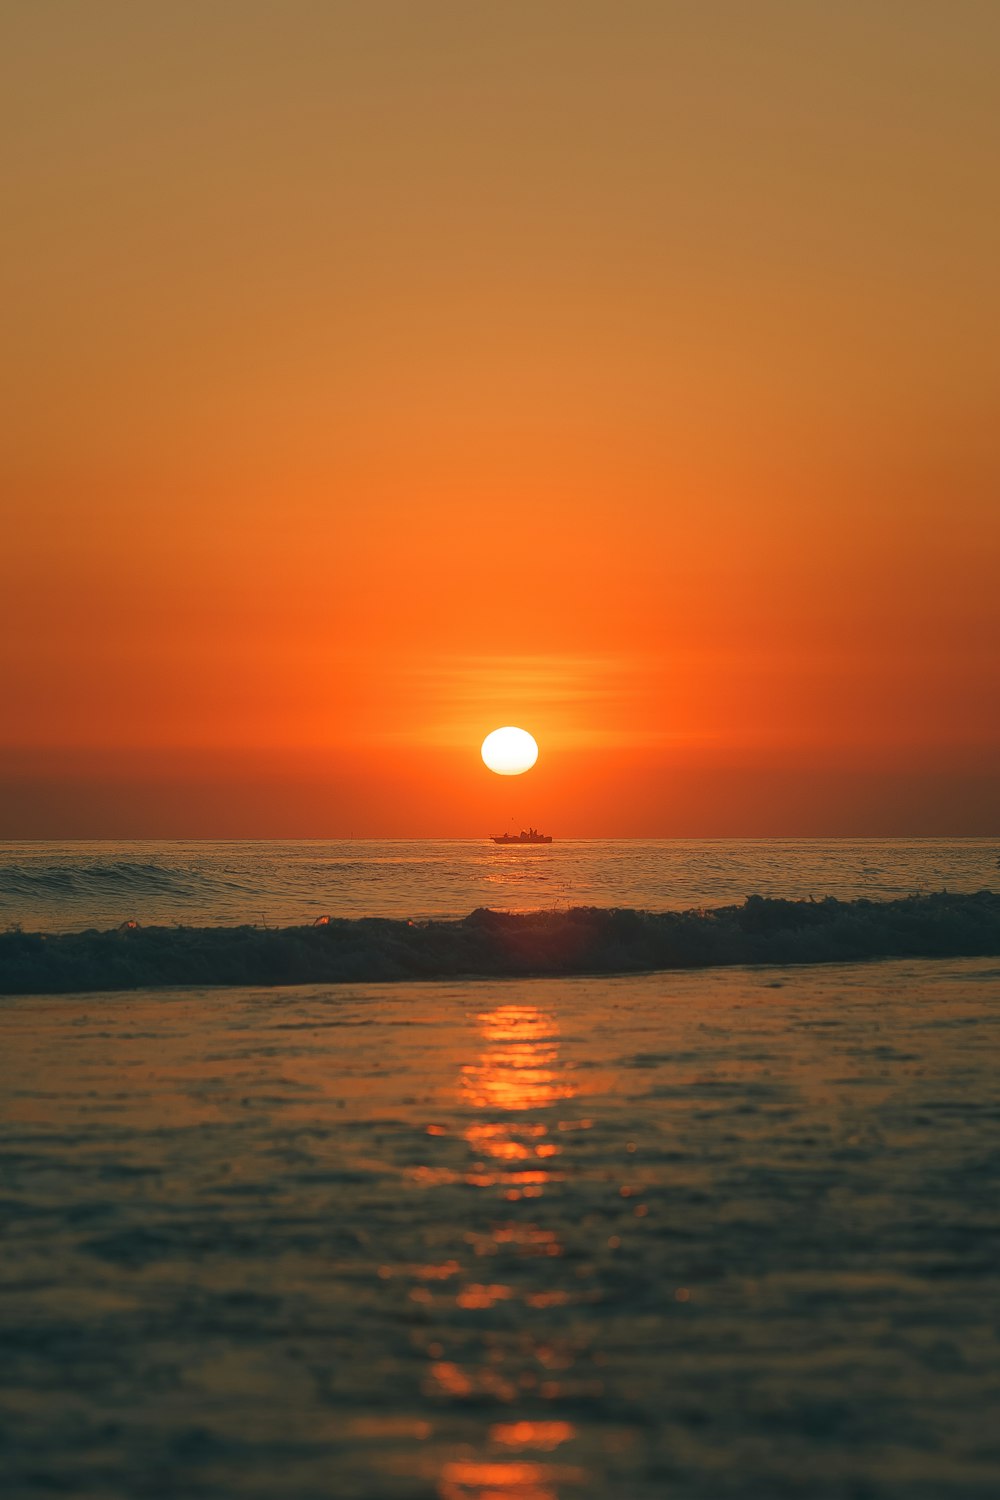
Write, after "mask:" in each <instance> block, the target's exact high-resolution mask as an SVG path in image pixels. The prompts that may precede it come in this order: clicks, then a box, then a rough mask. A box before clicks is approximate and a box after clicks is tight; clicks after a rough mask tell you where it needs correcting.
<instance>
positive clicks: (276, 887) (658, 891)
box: [0, 839, 1000, 932]
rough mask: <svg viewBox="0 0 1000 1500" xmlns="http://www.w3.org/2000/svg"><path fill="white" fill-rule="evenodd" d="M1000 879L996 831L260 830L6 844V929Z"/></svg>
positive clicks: (664, 905) (726, 897) (646, 903)
mask: <svg viewBox="0 0 1000 1500" xmlns="http://www.w3.org/2000/svg"><path fill="white" fill-rule="evenodd" d="M998 883H1000V840H995V839H994V840H989V839H856V840H848V839H741V840H734V841H725V840H717V839H711V840H679V839H678V840H673V839H634V840H626V841H623V842H613V841H609V840H602V839H573V840H567V841H565V842H556V843H553V844H550V845H540V846H534V847H528V848H524V849H519V848H498V847H497V846H496V845H495V844H493V843H492V842H491V841H490V840H487V839H470V840H447V841H433V840H380V841H362V840H351V841H341V842H331V841H321V840H313V841H309V840H307V841H298V842H293V843H279V842H270V841H266V842H257V841H252V840H247V841H233V842H226V841H222V842H216V841H194V842H186V843H185V842H168V843H161V842H150V841H142V842H129V843H106V842H105V843H85V842H74V843H64V844H57V843H7V844H2V845H0V928H3V927H10V926H15V925H18V926H21V927H23V928H24V929H25V930H31V931H43V932H46V931H47V932H65V931H73V930H82V929H84V928H88V927H102V928H107V927H115V926H118V925H119V924H120V923H122V922H126V921H137V922H140V923H142V924H143V925H144V926H148V925H152V924H165V925H171V924H174V923H179V924H185V925H193V926H212V925H214V924H224V925H230V924H232V925H242V924H250V923H253V924H266V925H268V926H284V925H292V924H296V923H305V922H311V921H313V920H315V918H316V917H317V916H321V915H325V914H329V915H332V916H340V917H363V916H386V917H403V918H413V919H419V918H422V917H462V916H466V915H467V914H468V913H469V912H470V911H473V910H475V909H476V908H477V907H483V906H486V907H493V908H496V909H498V910H507V911H524V910H530V909H534V908H545V909H553V908H558V907H560V906H566V905H569V906H616V907H637V908H641V909H644V910H651V911H662V910H669V909H675V910H676V909H688V908H692V907H705V906H719V905H725V904H728V903H732V902H741V901H743V900H744V899H745V898H746V897H747V896H750V895H754V894H757V895H762V896H781V897H803V898H804V897H809V896H812V897H815V898H816V899H817V900H818V899H821V898H822V897H823V896H837V897H839V898H841V899H851V898H854V897H858V896H866V897H871V898H879V897H894V896H906V895H912V894H914V893H917V892H922V891H938V890H942V889H945V888H947V889H948V890H951V891H975V890H980V889H982V888H984V887H992V888H994V889H995V888H996V887H997V884H998Z"/></svg>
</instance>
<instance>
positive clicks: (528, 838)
mask: <svg viewBox="0 0 1000 1500" xmlns="http://www.w3.org/2000/svg"><path fill="white" fill-rule="evenodd" d="M490 837H491V838H492V840H493V842H494V844H517V845H518V846H520V845H521V844H551V842H552V835H551V833H539V832H538V829H537V828H527V829H525V828H522V829H521V832H520V833H494V834H491V835H490Z"/></svg>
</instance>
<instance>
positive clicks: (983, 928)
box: [0, 891, 1000, 994]
mask: <svg viewBox="0 0 1000 1500" xmlns="http://www.w3.org/2000/svg"><path fill="white" fill-rule="evenodd" d="M986 955H1000V895H997V894H995V893H993V892H992V891H978V892H976V893H974V894H971V895H953V894H950V893H948V892H943V891H942V892H940V893H938V894H935V895H930V896H910V897H906V898H904V899H902V900H892V901H869V900H857V901H839V900H836V899H835V898H833V897H828V898H827V899H826V900H823V901H787V900H781V899H777V898H772V897H763V896H750V897H748V899H747V900H746V901H745V902H744V903H743V904H742V905H740V906H725V907H719V908H715V909H709V910H698V911H682V912H649V911H639V910H635V909H632V908H622V907H617V908H605V907H592V906H586V907H573V908H570V909H569V910H566V911H536V912H526V913H518V914H511V913H507V912H498V911H492V910H490V909H487V908H479V909H477V910H476V911H474V912H472V913H471V914H470V915H469V916H467V917H464V918H462V919H460V920H458V921H425V922H407V921H400V920H395V919H392V918H380V917H362V918H358V919H356V920H350V919H347V918H331V919H330V920H329V922H327V923H325V924H322V925H310V926H302V927H282V928H277V929H268V928H266V927H145V928H143V927H126V928H124V929H116V930H113V931H105V932H99V931H96V930H93V929H91V930H89V931H87V932H78V933H58V934H48V935H46V934H43V933H23V932H16V931H15V932H7V933H3V934H0V993H3V994H59V993H68V992H73V991H85V990H122V989H134V988H140V987H146V986H159V985H170V986H177V985H248V984H249V985H280V984H314V983H325V984H330V983H345V982H354V983H360V982H368V981H386V980H406V979H408V980H420V979H457V978H486V977H489V978H504V977H525V978H527V977H543V976H556V975H570V974H612V973H634V972H638V971H642V970H647V971H648V970H657V969H689V968H703V967H710V966H712V965H731V964H804V963H837V962H848V961H853V960H860V959H875V958H958V957H979V956H986Z"/></svg>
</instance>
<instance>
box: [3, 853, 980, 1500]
mask: <svg viewBox="0 0 1000 1500" xmlns="http://www.w3.org/2000/svg"><path fill="white" fill-rule="evenodd" d="M998 853H1000V850H998V846H997V844H996V843H995V842H989V841H968V840H967V841H939V840H934V841H930V840H928V841H923V840H906V841H857V842H832V841H831V842H820V841H808V842H806V841H803V842H792V841H779V840H775V841H766V842H759V843H751V842H740V843H732V844H727V843H720V842H710V843H701V844H698V843H672V842H662V843H653V842H642V843H637V844H626V845H613V844H609V843H596V842H594V843H591V842H587V843H567V844H565V845H563V844H554V845H552V846H551V847H548V848H539V849H531V850H524V851H520V850H518V851H509V850H495V849H494V848H493V846H491V845H486V844H484V843H434V844H417V843H402V842H401V843H378V844H355V843H350V844H348V843H344V844H321V843H306V844H303V843H297V844H246V845H241V844H195V843H191V844H155V845H154V844H115V845H113V846H110V845H99V844H66V845H58V846H56V845H17V846H7V848H6V849H5V850H4V852H3V858H2V861H0V890H2V892H3V899H4V902H5V905H4V907H3V911H2V914H0V923H3V924H6V925H11V926H13V925H17V924H20V925H21V926H23V927H24V928H25V930H26V931H27V930H28V929H31V928H38V929H41V930H43V931H49V932H56V931H62V932H66V931H73V930H78V929H80V928H81V927H84V926H87V925H94V926H98V927H103V926H111V925H115V926H117V925H118V924H119V923H120V922H121V921H123V920H135V921H138V922H140V923H142V924H156V923H160V924H164V925H166V926H169V925H170V924H182V925H184V924H188V923H198V924H202V925H211V924H213V923H221V924H229V923H231V924H234V925H237V924H242V923H247V922H250V923H258V924H259V923H261V922H264V923H267V924H272V923H273V924H280V923H284V922H287V923H293V922H311V921H312V920H314V918H315V916H317V915H320V914H331V915H332V916H334V917H336V916H348V917H352V918H359V917H371V916H380V915H384V916H391V917H396V918H403V917H405V918H406V919H407V920H420V919H422V918H425V917H459V916H463V915H466V914H468V913H469V912H470V911H472V910H474V909H475V908H477V907H482V906H493V907H496V908H500V909H503V910H507V911H512V912H516V911H524V910H528V909H531V908H533V907H537V906H543V907H545V908H548V909H553V910H556V909H559V908H561V907H562V906H568V907H574V906H580V905H591V904H593V905H599V906H610V905H621V906H623V907H627V908H632V909H648V910H652V911H669V910H671V909H675V908H687V907H701V906H705V905H709V906H712V905H715V904H719V903H726V902H741V901H743V900H744V898H745V897H746V896H748V895H753V894H759V895H762V896H782V897H787V896H793V897H802V898H808V897H810V896H812V897H814V898H815V899H816V901H817V902H822V900H823V898H824V897H826V896H836V897H837V898H838V899H841V900H854V899H857V898H858V897H859V896H863V897H867V898H873V899H879V900H881V899H887V900H888V899H895V898H899V897H905V896H908V895H911V894H913V893H919V892H921V891H924V892H926V891H934V890H940V889H941V888H942V887H945V886H946V887H947V888H948V889H949V890H952V891H955V892H957V893H961V892H969V893H971V892H975V891H978V890H981V889H982V888H983V887H989V886H993V887H994V888H995V887H996V885H997V883H998V872H997V864H996V860H997V856H998ZM404 925H405V924H404ZM140 930H142V929H140ZM128 937H129V934H125V935H123V938H122V942H123V943H124V944H126V945H127V942H128ZM998 1042H1000V959H998V958H997V957H978V958H947V959H937V960H928V959H893V960H883V961H880V962H875V963H850V964H843V963H824V964H797V965H789V964H757V965H750V966H746V965H736V966H733V967H729V968H703V969H699V970H697V971H696V972H683V971H680V972H678V971H673V972H663V973H644V974H629V975H623V974H615V973H609V974H602V975H592V976H587V977H570V978H558V979H553V978H547V979H543V978H507V979H496V978H489V979H483V978H480V979H476V978H473V979H464V978H460V979H455V980H453V981H450V982H442V981H441V980H432V981H427V982H414V981H412V980H400V981H398V982H396V983H392V984H378V983H343V984H311V985H298V986H284V987H280V986H279V987H275V986H271V987H264V986H262V985H259V984H255V983H252V982H250V983H246V984H240V985H228V986H216V987H211V988H208V987H199V986H198V985H185V986H161V987H158V988H140V989H133V990H128V991H125V992H122V993H116V994H113V993H109V992H101V991H93V992H91V993H87V994H83V995H80V994H73V995H65V994H64V995H31V996H29V995H20V996H19V995H13V996H8V997H6V998H3V999H0V1202H2V1232H3V1244H4V1253H3V1257H2V1259H0V1464H2V1468H3V1475H4V1489H3V1493H4V1496H5V1500H7V1497H9V1500H35V1497H37V1496H40V1495H48V1494H69V1495H73V1496H74V1497H81V1500H146V1497H149V1500H176V1497H177V1496H180V1495H184V1496H185V1497H188V1500H274V1497H276V1496H280V1497H281V1500H606V1497H611V1496H614V1497H619V1496H621V1497H623V1500H664V1497H669V1500H793V1497H795V1500H994V1497H995V1495H996V1494H997V1493H1000V1443H998V1440H997V1438H996V1434H995V1425H994V1420H993V1416H994V1413H995V1411H996V1410H997V1408H998V1406H1000V1329H998V1326H997V1320H996V1317H995V1309H996V1308H997V1307H998V1306H1000V1269H998V1268H1000V1212H998V1209H997V1204H998V1201H1000V1191H998V1190H1000V1109H998V1106H997V1093H996V1065H997V1055H998Z"/></svg>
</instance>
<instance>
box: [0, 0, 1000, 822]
mask: <svg viewBox="0 0 1000 1500" xmlns="http://www.w3.org/2000/svg"><path fill="white" fill-rule="evenodd" d="M998 65H1000V6H997V5H996V4H995V3H993V0H949V3H948V4H947V5H944V4H941V3H939V0H933V3H931V0H838V3H837V4H836V5H831V4H826V3H821V0H754V4H752V5H748V4H746V3H743V0H728V3H724V0H609V3H605V0H502V3H501V0H493V3H490V0H483V3H476V4H471V3H468V0H420V3H416V0H350V3H346V0H281V3H278V0H271V3H264V0H240V3H239V4H233V3H223V0H197V3H194V0H177V3H172V4H170V5H139V6H137V5H135V4H134V3H133V0H121V3H117V0H115V3H112V0H61V3H56V0H41V3H40V0H6V3H5V4H3V6H2V8H0V101H2V103H0V173H2V180H3V182H4V229H3V235H2V240H0V270H2V283H3V287H4V292H5V296H4V301H5V313H4V330H3V347H4V354H5V358H4V360H3V368H2V374H0V380H2V383H3V384H2V389H0V404H2V410H3V413H4V419H3V422H2V424H0V505H2V510H3V517H2V519H3V532H2V535H3V544H2V545H0V695H2V696H0V836H3V837H10V838H64V837H146V836H148V837H171V836H177V837H201V836H204V837H242V836H247V837H306V836H316V837H325V836H331V837H336V836H343V835H349V834H353V835H355V836H359V837H364V836H371V837H379V836H390V835H394V834H396V835H400V836H424V835H431V834H434V835H440V836H475V835H479V834H483V833H487V832H500V831H502V829H503V828H504V827H506V826H507V823H508V821H509V820H510V819H511V818H513V819H514V821H515V822H522V823H524V824H527V823H528V822H530V823H532V824H534V825H535V826H539V827H544V828H545V829H547V830H548V831H552V832H554V833H556V834H557V835H562V836H567V837H569V836H587V835H594V836H605V835H606V836H670V835H677V836H683V837H697V836H719V837H725V836H741V835H746V836H752V835H768V834H774V835H823V834H828V835H850V836H857V835H866V834H869V835H883V834H889V835H892V834H900V835H906V834H910V835H924V834H926V835H936V834H940V835H950V834H956V835H957V834H968V835H977V834H982V835H996V834H998V833H1000V691H998V667H1000V589H998V587H997V584H996V580H997V578H998V577H1000V484H998V481H1000V437H998V426H997V422H996V411H997V404H998V399H997V398H998V393H1000V279H998V277H997V274H996V268H997V265H998V264H1000V209H998V207H997V198H996V191H995V182H996V162H997V159H998V149H1000V96H998V94H997V90H996V77H997V69H998ZM502 724H519V725H523V727H525V728H526V729H529V730H530V731H531V732H532V733H533V734H534V736H535V738H536V739H537V741H538V744H539V747H540V756H539V761H538V765H537V767H536V768H535V769H534V770H533V771H531V772H529V773H528V774H527V775H526V776H525V777H522V778H517V779H514V778H498V777H495V776H493V775H492V773H490V772H489V771H488V770H486V768H485V767H484V766H483V764H482V762H481V760H480V757H479V746H480V743H481V741H482V739H483V737H484V736H485V734H486V733H487V732H488V731H489V730H491V729H493V728H495V727H497V726H498V725H502Z"/></svg>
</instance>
